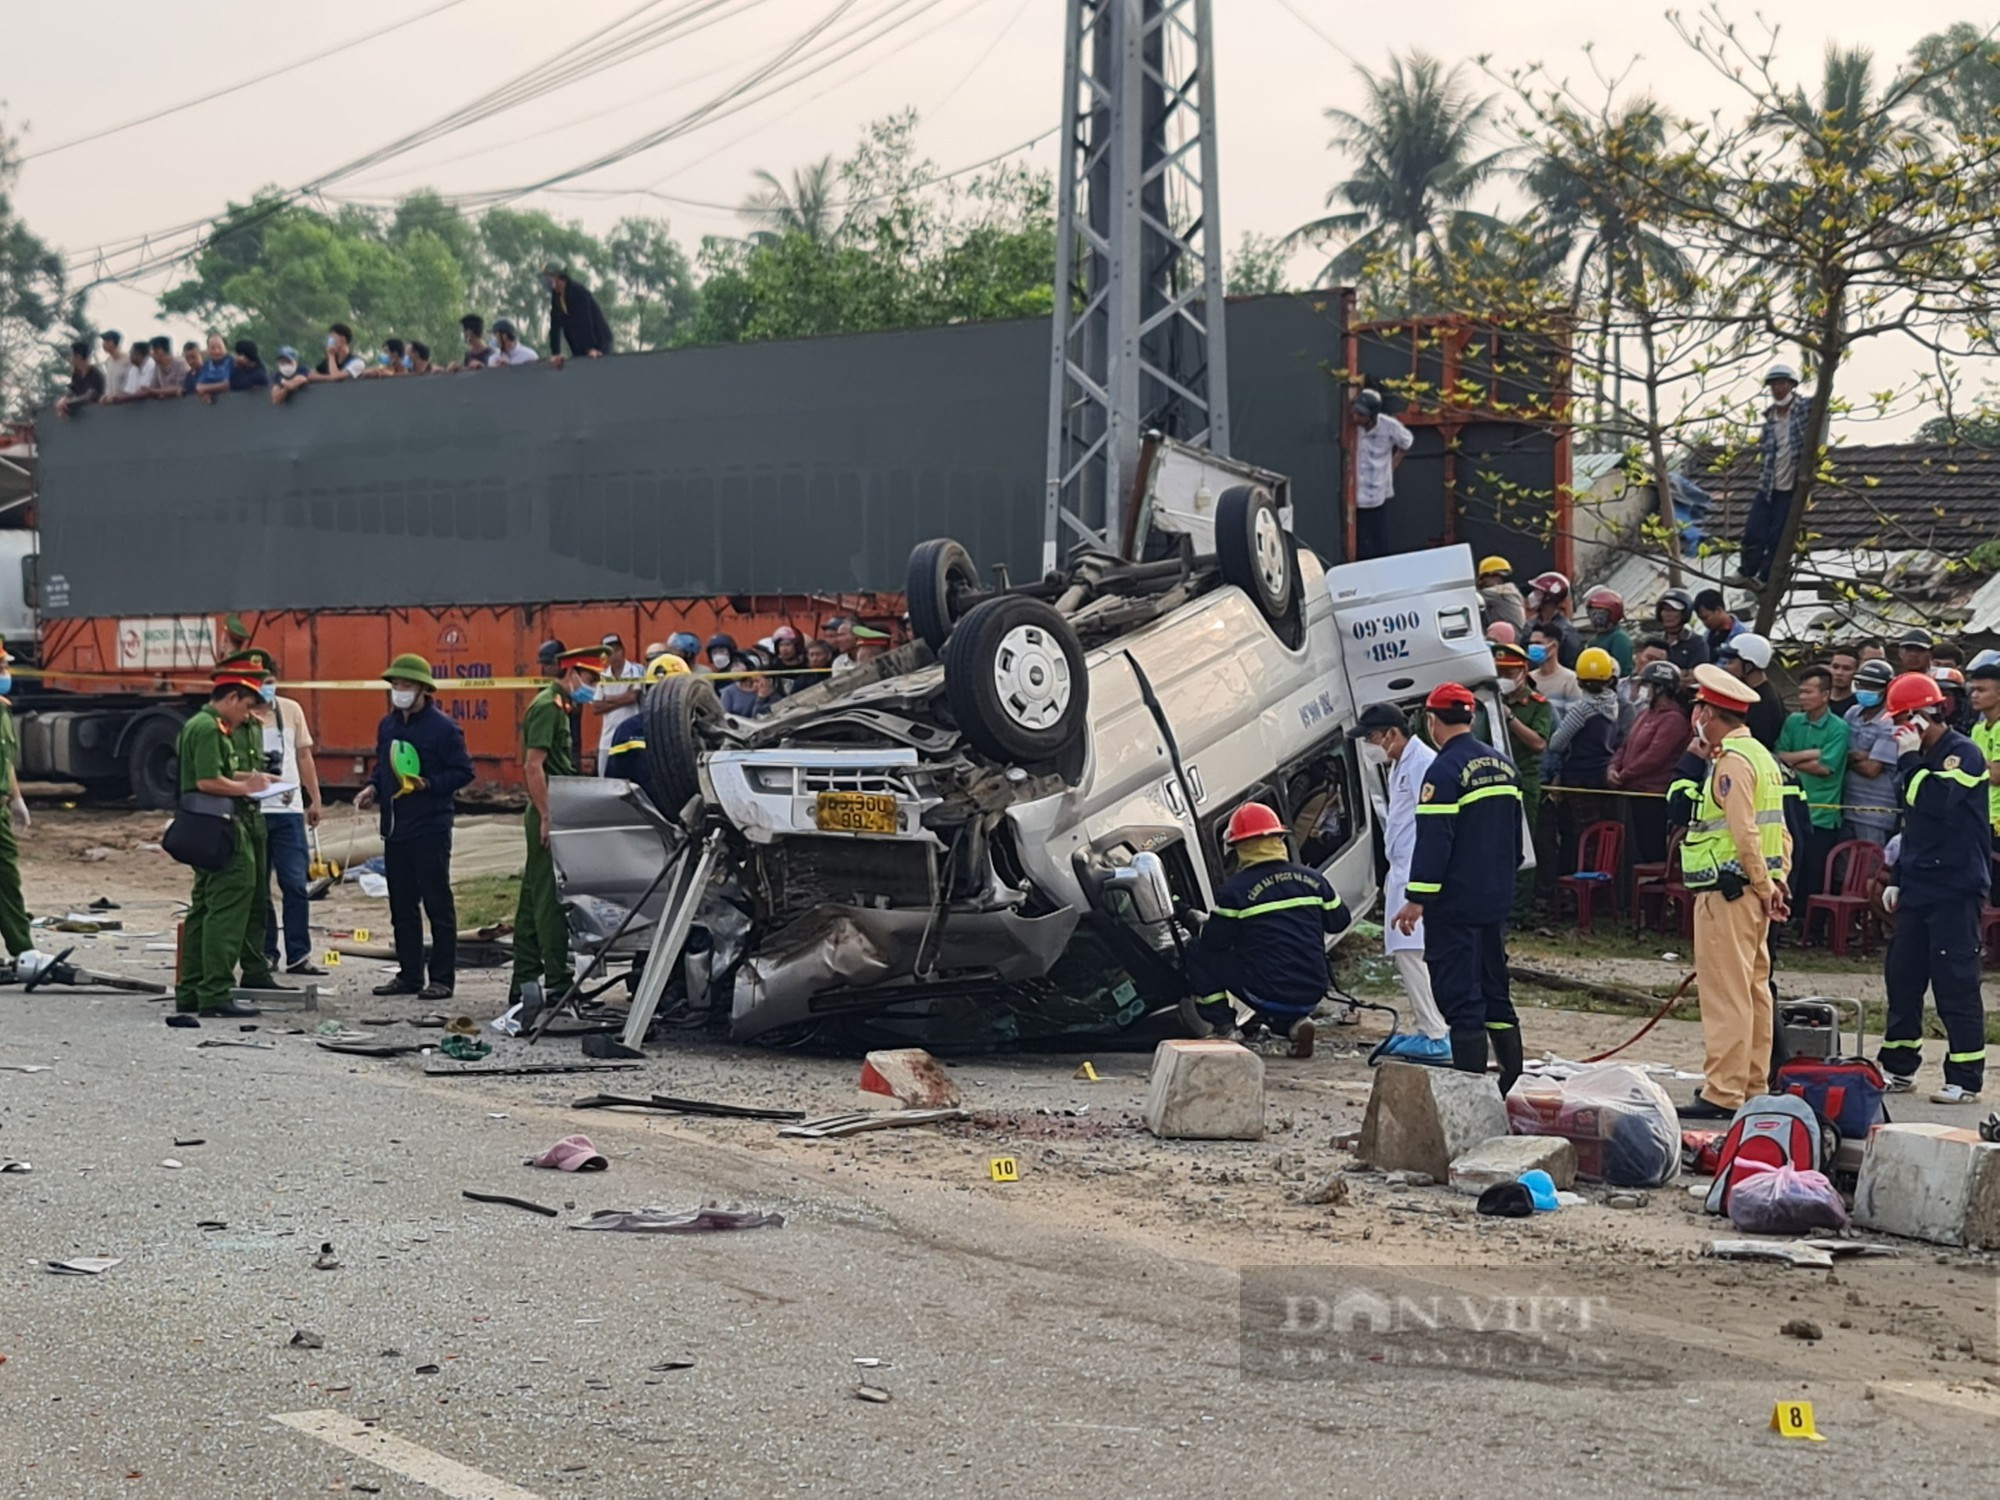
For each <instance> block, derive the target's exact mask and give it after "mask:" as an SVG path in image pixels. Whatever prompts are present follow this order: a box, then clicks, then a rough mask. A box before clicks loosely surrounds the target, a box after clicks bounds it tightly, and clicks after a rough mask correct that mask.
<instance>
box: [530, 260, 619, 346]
mask: <svg viewBox="0 0 2000 1500" xmlns="http://www.w3.org/2000/svg"><path fill="white" fill-rule="evenodd" d="M542 290H543V291H545V292H547V293H548V294H549V356H550V359H549V362H550V363H551V364H553V365H554V366H555V367H556V368H557V369H558V370H560V369H561V368H562V366H563V358H564V356H563V346H564V345H565V344H567V345H568V346H569V352H570V353H571V354H581V355H583V356H584V357H585V358H586V359H598V358H600V357H602V356H603V355H606V354H609V353H610V352H611V324H610V323H609V322H607V321H606V320H605V317H604V309H603V308H601V307H599V306H598V305H597V299H596V298H595V297H593V296H592V295H591V294H590V288H589V287H587V286H585V285H584V284H583V283H582V282H580V281H578V280H576V279H575V278H574V277H572V276H571V275H570V274H569V271H568V269H567V268H565V267H563V266H543V267H542Z"/></svg>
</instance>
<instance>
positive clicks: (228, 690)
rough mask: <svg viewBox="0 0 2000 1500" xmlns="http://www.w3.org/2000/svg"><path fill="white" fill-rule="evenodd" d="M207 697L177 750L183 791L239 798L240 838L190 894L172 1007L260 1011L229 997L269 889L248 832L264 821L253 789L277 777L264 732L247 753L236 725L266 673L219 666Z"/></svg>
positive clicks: (199, 876) (222, 1012)
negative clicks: (271, 771)
mask: <svg viewBox="0 0 2000 1500" xmlns="http://www.w3.org/2000/svg"><path fill="white" fill-rule="evenodd" d="M211 681H213V682H214V684H215V688H214V691H213V692H212V693H211V695H210V697H209V701H208V703H207V705H206V706H205V707H204V708H202V710H201V711H200V712H199V713H197V714H196V715H195V716H194V717H193V718H191V719H189V720H188V721H187V723H186V725H184V726H183V727H182V729H181V737H180V743H179V745H178V747H177V749H176V753H177V754H178V756H179V758H180V790H181V795H183V796H186V795H187V794H188V793H189V792H206V793H208V794H209V795H210V796H212V797H233V798H235V799H236V811H235V833H236V838H235V846H234V849H233V851H232V852H231V854H230V858H229V863H228V864H226V865H224V866H223V867H222V868H221V869H219V870H197V871H195V877H194V894H193V895H192V896H191V897H190V898H189V900H188V911H187V918H186V920H185V922H184V923H183V924H182V928H181V977H180V983H179V984H177V985H176V986H175V987H174V1009H175V1010H176V1011H179V1012H182V1013H187V1012H198V1013H199V1014H201V1015H204V1016H254V1015H256V1014H258V1012H257V1011H255V1010H254V1009H252V1008H251V1007H249V1006H245V1005H238V1004H236V1003H235V1002H234V1001H233V1000H232V999H231V997H230V993H229V991H230V981H231V980H232V979H233V978H234V976H235V973H236V960H237V957H238V955H239V954H240V953H241V951H242V948H243V933H244V931H245V929H246V927H247V926H248V924H249V921H250V913H251V912H252V911H253V910H257V911H261V910H262V909H263V905H264V895H263V892H262V891H260V890H259V889H258V887H257V872H256V865H255V862H254V856H253V854H252V850H251V845H250V840H249V837H248V836H247V835H246V833H245V832H244V830H245V829H246V828H249V827H256V826H258V825H260V824H261V823H262V822H263V816H262V814H260V813H259V812H258V811H257V804H256V803H255V802H253V801H252V800H251V798H252V796H253V795H254V794H255V793H257V792H260V791H262V790H263V789H264V788H265V787H267V786H269V785H270V784H271V780H272V778H271V777H270V776H268V775H266V774H265V773H264V772H263V771H262V770H261V769H259V767H260V766H261V765H262V763H263V759H264V747H263V742H262V740H261V739H260V740H259V741H258V745H257V751H256V755H255V757H254V759H251V760H248V761H246V760H245V759H244V749H243V745H244V742H243V740H242V739H241V738H239V737H238V736H237V734H236V731H237V729H238V728H239V727H240V726H241V725H242V724H243V723H244V722H245V721H246V720H247V719H248V718H249V717H250V709H251V706H252V705H253V704H255V703H256V701H257V699H258V696H259V693H260V691H261V690H262V687H263V681H264V679H263V674H262V673H260V672H255V671H244V670H240V669H235V668H227V667H218V668H217V669H216V671H215V673H214V676H213V677H212V678H211Z"/></svg>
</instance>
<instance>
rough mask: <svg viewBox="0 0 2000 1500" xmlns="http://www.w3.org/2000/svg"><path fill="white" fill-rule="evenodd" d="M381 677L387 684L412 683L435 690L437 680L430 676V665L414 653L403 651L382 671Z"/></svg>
mask: <svg viewBox="0 0 2000 1500" xmlns="http://www.w3.org/2000/svg"><path fill="white" fill-rule="evenodd" d="M382 677H383V679H384V680H385V681H388V682H414V683H416V684H417V686H419V687H427V688H435V687H436V686H437V679H436V678H434V677H432V676H431V664H430V663H429V662H427V661H425V660H424V659H423V658H422V657H421V656H419V655H417V653H416V652H414V651H405V652H404V653H403V654H402V655H401V656H399V657H397V658H396V659H395V660H394V661H392V662H390V663H389V665H388V666H386V667H384V668H383V669H382Z"/></svg>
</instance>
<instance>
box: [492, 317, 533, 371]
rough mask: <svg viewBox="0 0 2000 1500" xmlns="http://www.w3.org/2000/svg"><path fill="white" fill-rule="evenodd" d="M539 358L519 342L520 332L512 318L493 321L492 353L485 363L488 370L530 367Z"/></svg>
mask: <svg viewBox="0 0 2000 1500" xmlns="http://www.w3.org/2000/svg"><path fill="white" fill-rule="evenodd" d="M540 358H541V356H540V355H539V354H537V353H535V351H534V350H532V349H530V348H529V347H528V346H527V345H526V344H524V343H522V342H521V334H520V330H518V329H517V328H515V327H514V320H513V319H512V318H495V319H494V320H493V353H492V355H491V357H490V358H488V359H487V361H486V368H487V369H489V370H499V369H504V368H506V367H507V366H509V365H531V364H533V363H534V362H535V361H536V360H538V359H540Z"/></svg>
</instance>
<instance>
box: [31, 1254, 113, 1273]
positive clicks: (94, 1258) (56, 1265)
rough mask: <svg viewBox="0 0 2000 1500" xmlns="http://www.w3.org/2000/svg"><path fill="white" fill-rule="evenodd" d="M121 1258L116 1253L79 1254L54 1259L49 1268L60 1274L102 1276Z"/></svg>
mask: <svg viewBox="0 0 2000 1500" xmlns="http://www.w3.org/2000/svg"><path fill="white" fill-rule="evenodd" d="M121 1259H122V1257H120V1256H115V1255H79V1256H77V1257H76V1258H75V1259H74V1260H52V1261H50V1262H49V1270H50V1271H52V1272H54V1273H55V1274H56V1275H58V1276H102V1275H103V1274H104V1273H105V1272H106V1271H108V1270H110V1269H111V1268H112V1267H113V1266H115V1265H117V1264H118V1263H119V1261H120V1260H121Z"/></svg>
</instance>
